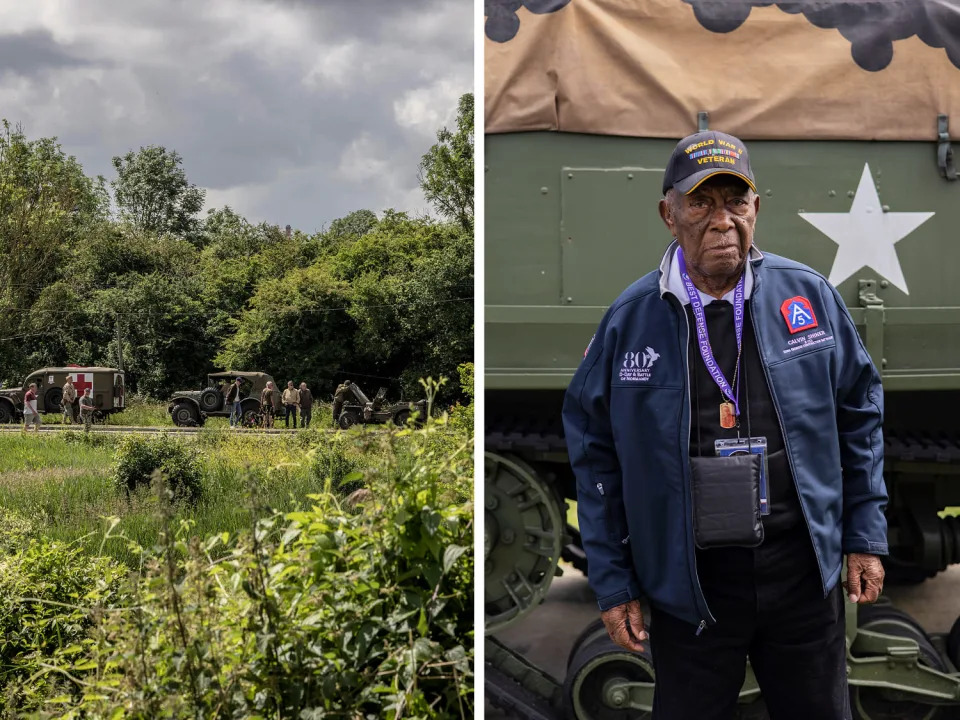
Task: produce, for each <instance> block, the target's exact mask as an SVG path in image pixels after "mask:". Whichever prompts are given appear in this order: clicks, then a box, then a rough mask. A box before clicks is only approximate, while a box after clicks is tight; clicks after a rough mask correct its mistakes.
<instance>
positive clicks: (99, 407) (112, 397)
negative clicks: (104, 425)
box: [0, 365, 124, 423]
mask: <svg viewBox="0 0 960 720" xmlns="http://www.w3.org/2000/svg"><path fill="white" fill-rule="evenodd" d="M67 377H69V378H70V379H71V380H73V385H74V387H76V389H77V398H78V400H77V401H76V402H75V403H74V410H75V414H74V417H77V418H79V417H80V403H79V397H80V396H81V395H83V393H84V391H85V390H86V389H87V388H90V389H91V390H92V391H93V404H94V405H95V406H96V410H95V411H94V413H93V420H94V422H103V420H104V418H106V417H107V415H112V414H113V413H118V412H122V411H123V408H124V397H123V394H124V373H123V371H122V370H118V369H117V368H108V367H88V366H82V365H65V366H63V367H45V368H41V369H40V370H35V371H33V372H32V373H30V374H29V375H27V377H26V379H25V380H24V381H23V385H22V386H21V387H18V388H6V389H3V390H0V423H12V422H20V421H21V420H23V397H24V395H26V394H27V390H28V389H29V387H30V383H36V384H37V410H39V411H40V412H41V413H59V412H62V411H63V407H62V405H61V402H62V400H63V384H64V383H65V382H66V381H67Z"/></svg>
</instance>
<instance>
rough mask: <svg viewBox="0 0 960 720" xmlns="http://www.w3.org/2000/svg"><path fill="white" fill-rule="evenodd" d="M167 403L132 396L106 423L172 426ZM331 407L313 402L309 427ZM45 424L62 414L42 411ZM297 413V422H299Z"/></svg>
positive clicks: (215, 424) (321, 421) (221, 422)
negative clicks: (121, 409) (121, 410)
mask: <svg viewBox="0 0 960 720" xmlns="http://www.w3.org/2000/svg"><path fill="white" fill-rule="evenodd" d="M167 407H168V403H165V402H158V401H156V400H145V399H143V398H138V397H136V396H133V397H131V398H129V399H128V401H127V405H126V407H125V408H124V409H123V412H119V413H114V414H112V415H108V416H107V418H106V422H105V424H106V425H124V426H128V427H129V426H135V427H173V420H171V419H170V413H169V412H167ZM331 412H332V408H331V406H330V405H322V404H317V403H314V406H313V418H312V419H311V421H310V425H311V427H313V426H314V425H317V426H322V427H327V426H328V425H330V423H331ZM41 417H42V419H43V422H44V424H46V425H61V424H63V415H61V414H60V413H44V414H43V415H41ZM299 421H300V420H299V415H298V417H297V422H299ZM229 425H230V420H229V418H225V417H212V418H208V419H207V422H206V424H205V425H204V427H210V428H224V427H229ZM276 426H277V427H283V418H280V419H278V421H277V423H276Z"/></svg>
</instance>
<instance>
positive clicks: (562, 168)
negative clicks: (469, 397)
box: [483, 0, 960, 720]
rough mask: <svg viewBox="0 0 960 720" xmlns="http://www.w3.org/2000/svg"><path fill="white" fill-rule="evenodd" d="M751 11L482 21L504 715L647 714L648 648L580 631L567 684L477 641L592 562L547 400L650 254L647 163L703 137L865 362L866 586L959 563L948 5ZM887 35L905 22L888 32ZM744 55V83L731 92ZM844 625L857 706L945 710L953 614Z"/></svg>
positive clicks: (594, 719) (586, 3)
mask: <svg viewBox="0 0 960 720" xmlns="http://www.w3.org/2000/svg"><path fill="white" fill-rule="evenodd" d="M759 5H764V7H758V6H759ZM766 5H771V4H768V3H753V2H748V1H746V0H743V1H739V0H731V1H730V2H723V3H719V2H707V1H706V0H685V1H683V2H681V1H680V0H676V2H654V1H653V0H638V1H637V2H633V3H617V2H613V1H612V0H572V2H569V3H567V2H557V3H554V6H553V7H552V8H551V9H549V10H545V11H543V12H542V13H539V14H538V15H537V16H533V15H532V14H530V13H528V12H526V11H525V10H523V9H521V10H519V11H517V13H516V16H515V17H513V16H512V15H511V17H510V18H509V19H510V20H511V22H507V21H506V19H505V17H504V14H503V13H502V12H501V13H500V14H499V15H498V16H496V17H494V16H493V15H491V17H490V18H489V19H488V23H487V25H486V30H485V32H486V34H487V40H486V41H485V78H486V97H487V103H486V106H485V111H486V116H485V127H486V132H487V135H486V138H485V147H486V161H485V165H486V196H485V197H486V216H485V247H484V253H485V263H486V268H487V273H486V277H487V285H486V310H485V323H486V330H485V337H486V347H485V353H486V358H485V359H486V371H485V372H486V376H485V387H486V395H485V406H486V427H485V428H484V430H485V436H486V450H487V452H486V456H485V513H486V517H485V541H484V553H485V558H484V564H483V566H484V572H485V576H486V583H485V597H484V601H485V608H486V612H485V616H486V618H485V619H486V630H487V634H488V637H487V641H486V675H485V678H486V689H487V698H488V699H489V700H490V702H491V703H493V704H495V705H497V706H499V707H501V708H503V709H505V710H507V711H509V712H510V713H511V714H512V715H514V716H515V717H520V718H528V719H533V718H537V719H539V720H547V719H550V720H553V719H559V718H563V719H564V720H574V719H576V720H613V719H619V718H628V717H629V718H642V717H649V715H648V714H647V713H649V712H650V711H651V700H652V694H653V683H654V678H653V668H652V664H651V662H650V657H649V656H642V655H638V654H635V653H628V652H626V651H624V650H621V649H620V648H617V647H615V646H613V645H612V643H611V642H610V641H609V640H608V639H606V633H605V632H604V631H603V630H602V628H598V626H597V625H596V624H593V625H591V626H588V627H587V628H586V629H585V630H584V632H583V633H582V634H581V636H580V638H579V640H578V642H577V644H576V645H575V646H574V650H573V652H572V653H571V656H570V659H569V663H568V666H567V670H566V677H565V678H564V679H562V680H556V679H554V678H552V677H550V676H549V675H548V674H547V673H545V672H544V671H543V670H542V669H540V668H538V667H536V666H534V665H533V664H532V663H531V662H530V661H529V660H528V659H527V658H524V657H523V655H522V654H521V653H518V652H515V651H514V650H512V649H510V648H508V647H507V646H506V645H505V644H503V643H501V642H500V640H499V639H497V636H499V637H500V638H503V637H504V635H503V633H504V631H506V630H508V629H509V628H511V626H512V625H513V624H514V623H516V622H518V621H519V620H520V619H521V618H528V617H529V621H530V622H534V621H535V618H536V614H535V613H536V608H537V607H538V605H539V604H540V602H541V601H542V600H543V599H544V597H545V596H546V595H547V592H548V590H549V588H550V584H551V581H552V579H553V577H554V575H555V574H556V573H557V572H559V571H560V570H561V568H560V567H559V566H558V563H559V561H560V559H561V558H563V559H565V560H566V561H567V562H568V563H570V564H572V565H573V566H574V568H576V569H578V570H580V571H582V572H584V573H586V572H588V571H589V568H588V567H587V563H586V558H585V556H584V553H583V550H582V547H581V545H580V542H579V534H578V532H577V528H576V526H575V525H573V524H568V522H567V504H568V501H573V500H575V499H576V487H575V481H574V477H573V474H572V472H571V470H570V466H569V462H568V457H567V449H566V443H565V440H564V435H563V428H562V424H561V419H560V413H561V406H562V402H563V395H564V391H565V389H566V387H567V384H568V383H569V381H570V378H571V377H572V376H573V373H574V371H575V369H576V368H577V366H578V365H579V363H580V361H581V359H582V358H583V355H584V348H585V347H586V346H587V344H588V343H589V342H590V337H591V334H592V333H593V332H594V331H595V329H596V327H597V325H598V323H599V322H600V319H601V318H602V316H603V313H604V311H605V310H606V308H607V307H608V306H609V305H610V303H611V302H612V301H613V300H614V299H615V297H616V295H617V294H618V293H619V292H620V291H621V290H622V289H623V288H625V287H627V286H628V285H629V284H630V283H631V282H633V281H634V280H636V279H637V278H638V277H639V276H640V275H642V274H644V273H646V272H648V271H649V270H651V269H652V268H656V267H657V266H658V265H659V263H660V259H661V256H662V253H663V251H664V248H665V246H666V244H667V242H666V240H667V238H665V237H664V228H663V224H662V222H661V220H660V217H659V215H658V212H657V203H656V201H657V198H659V197H660V195H661V182H662V178H663V171H664V163H665V161H666V159H667V158H668V157H669V156H670V153H671V151H672V150H673V148H674V145H675V143H676V141H677V139H678V138H681V137H684V136H686V135H687V134H689V133H692V132H695V131H697V130H698V129H701V130H704V129H708V127H709V126H711V125H714V126H715V129H718V130H723V131H724V132H729V133H732V134H733V135H735V136H737V137H739V138H741V139H743V140H745V141H746V142H748V143H749V147H750V156H751V159H752V161H753V167H754V170H755V173H756V177H757V178H758V180H759V182H760V183H761V185H760V186H759V187H758V190H759V194H760V198H761V206H762V207H761V210H762V212H761V214H760V218H759V221H758V224H757V233H756V242H757V245H758V246H759V247H760V249H761V250H769V251H770V252H773V253H777V254H780V255H785V256H787V257H790V258H794V259H796V260H798V261H800V262H802V263H804V264H806V265H809V266H811V267H813V268H814V269H816V270H817V271H819V272H821V273H822V274H823V275H824V276H826V277H827V278H828V279H829V280H830V282H831V283H832V284H833V285H834V286H835V287H836V288H837V290H838V292H839V293H840V295H841V297H842V298H843V300H844V302H845V303H846V305H847V307H848V308H849V310H850V313H851V315H852V316H853V319H854V322H855V323H856V325H857V327H858V330H859V332H860V334H861V337H862V339H863V342H864V345H865V347H866V349H867V351H868V352H869V353H870V355H871V356H872V358H873V361H874V364H875V365H876V367H877V369H878V371H879V372H880V373H881V376H882V379H883V385H884V393H885V420H884V437H885V458H884V467H885V482H886V485H887V490H888V492H889V496H890V502H889V504H888V507H887V520H888V525H889V538H888V539H889V545H890V551H891V555H890V556H889V557H888V558H885V566H886V571H887V583H888V584H889V583H891V582H895V581H897V580H899V581H901V582H920V581H923V580H924V579H925V578H928V577H932V576H933V575H935V574H937V573H938V572H940V571H942V570H944V569H946V568H947V567H948V566H950V565H951V564H955V563H960V517H952V516H950V515H948V514H945V513H944V512H943V511H944V510H945V508H947V507H956V506H960V413H958V412H957V407H958V406H960V284H958V283H957V282H956V277H955V274H956V268H958V267H960V244H958V243H957V242H955V239H956V230H957V225H958V221H957V217H958V214H957V206H958V199H960V182H958V181H957V177H958V173H957V168H956V167H955V166H954V164H953V163H954V161H953V152H952V148H951V135H952V136H953V138H954V139H955V138H957V137H958V129H960V70H958V67H960V61H958V60H957V58H958V57H960V56H958V55H957V51H958V47H957V42H958V41H960V38H958V36H957V34H956V33H955V32H953V31H950V30H948V29H949V28H955V27H957V22H958V21H960V11H958V9H957V7H956V5H955V4H948V3H921V2H918V3H916V4H912V3H911V4H910V8H909V10H907V6H906V5H900V6H898V7H899V8H901V9H903V10H905V11H907V12H908V14H911V13H915V14H912V15H911V20H910V22H906V21H905V18H904V16H901V15H898V14H897V13H895V12H888V11H889V10H890V9H891V8H892V6H889V5H888V4H886V3H874V4H869V3H868V4H863V3H859V2H853V1H852V0H827V1H825V2H822V3H810V4H803V3H796V4H794V5H796V7H795V8H793V9H790V8H786V6H787V5H788V4H787V3H779V4H772V5H771V6H769V7H767V6H766ZM807 5H809V8H808V7H807ZM781 6H782V7H783V8H786V9H782V8H781ZM801 6H803V7H801ZM507 12H508V14H510V13H512V11H507ZM921 16H922V17H921ZM514 20H515V22H514ZM911 23H912V24H911ZM588 28H589V30H587V29H588ZM836 28H839V29H840V30H841V31H842V32H841V33H838V32H837V29H836ZM905 28H906V29H907V33H909V34H916V37H910V38H908V39H905V40H897V41H896V42H893V41H892V40H893V38H901V37H905V35H906V34H907V33H904V34H897V33H898V32H900V31H902V30H904V29H905ZM861 31H862V32H861ZM868 36H869V41H868V40H866V38H867V37H868ZM770 38H777V42H775V43H771V42H769V39H770ZM931 38H940V41H936V40H932V39H931ZM851 43H852V44H851ZM573 45H575V46H576V48H577V52H568V51H566V50H564V48H570V47H572V46H573ZM611 47H614V48H617V53H611V52H610V50H609V48H611ZM746 48H749V49H750V51H751V53H752V54H751V55H750V68H751V69H750V71H749V73H748V74H749V82H748V83H746V84H738V83H732V82H729V81H728V78H727V74H728V73H729V72H730V68H731V66H730V62H729V58H731V57H735V58H740V57H744V53H745V49H746ZM894 56H895V57H894ZM811 68H816V69H817V70H816V72H808V71H809V70H810V69H811ZM667 71H668V72H669V82H662V81H663V80H664V79H665V78H664V77H663V73H664V72H667ZM649 77H655V78H656V79H657V80H658V81H659V82H647V81H645V78H649ZM827 77H829V78H830V83H829V85H827V86H824V85H823V84H822V83H821V82H820V80H819V79H818V78H827ZM598 78H602V82H598ZM717 87H722V88H724V91H723V93H722V97H721V96H718V95H717V94H716V93H714V92H709V91H708V92H707V93H706V94H705V93H704V89H705V88H717ZM825 88H827V89H826V90H825ZM904 89H909V93H907V94H904ZM825 92H829V96H825V95H824V93H825ZM907 95H909V97H908V96H907ZM950 112H952V113H953V114H954V115H953V117H949V116H948V115H946V114H945V113H950ZM711 114H712V115H711ZM803 357H804V356H803V353H802V352H800V353H793V354H791V355H789V356H784V358H782V359H778V361H780V362H803ZM825 382H829V379H828V378H825ZM637 392H642V390H640V389H638V390H637ZM623 431H624V432H627V430H626V429H624V430H623ZM639 431H641V432H642V430H639ZM847 638H848V647H849V655H848V660H849V661H848V667H849V671H848V673H849V676H848V679H849V683H850V688H851V706H852V708H853V712H854V714H855V717H858V718H860V719H861V720H864V719H866V720H879V719H880V718H884V719H886V718H894V717H897V718H900V717H903V718H916V719H918V720H919V719H921V718H923V719H924V720H932V719H933V718H938V719H942V718H946V717H952V716H953V714H957V713H958V710H960V672H958V667H960V619H958V620H957V621H956V622H955V623H954V624H953V628H952V630H951V631H950V632H949V634H947V635H938V634H933V635H931V634H929V633H927V632H926V631H925V630H924V629H923V628H922V627H921V626H920V625H919V623H917V622H916V621H915V620H914V619H913V618H911V617H910V616H908V615H907V614H905V613H903V612H901V611H900V610H898V609H896V608H894V607H891V606H889V605H886V606H885V605H876V606H873V607H862V608H860V609H859V612H858V611H857V609H856V607H854V606H848V608H847ZM650 642H651V643H656V642H657V640H656V628H655V627H654V628H651V640H650ZM740 701H741V702H740V715H741V717H742V718H747V717H749V718H757V719H758V720H759V719H760V718H765V717H767V713H766V710H765V709H764V707H763V706H762V698H760V697H759V690H758V688H757V685H756V682H755V680H754V679H753V673H752V672H749V673H748V675H747V681H746V682H745V684H744V686H743V690H742V692H741V696H740Z"/></svg>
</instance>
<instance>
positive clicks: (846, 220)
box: [797, 164, 934, 294]
mask: <svg viewBox="0 0 960 720" xmlns="http://www.w3.org/2000/svg"><path fill="white" fill-rule="evenodd" d="M797 214H798V215H799V216H800V217H802V218H803V219H804V220H806V221H807V222H808V223H810V224H811V225H813V226H814V227H815V228H817V230H819V231H820V232H822V233H823V234H824V235H826V236H827V237H829V238H830V239H831V240H833V241H834V242H835V243H836V244H837V245H839V246H840V247H839V248H837V256H836V257H835V258H834V260H833V268H832V269H831V270H830V278H829V279H830V282H831V284H833V285H834V286H836V285H839V284H840V283H842V282H843V281H844V280H846V279H847V278H849V277H850V276H852V275H853V274H854V273H855V272H857V271H858V270H859V269H860V268H862V267H871V268H873V269H874V270H876V271H877V272H878V273H880V274H881V275H883V276H884V277H885V278H886V279H887V280H889V281H890V282H891V283H893V284H894V285H896V286H897V287H898V288H900V289H901V290H903V292H904V293H907V294H909V290H907V281H906V280H905V279H904V277H903V269H902V268H901V267H900V260H899V258H898V257H897V251H896V250H895V249H894V247H893V246H894V245H895V244H896V243H897V242H899V241H900V240H902V239H903V238H905V237H906V236H907V235H909V234H910V233H911V232H913V231H914V230H916V229H917V228H918V227H920V226H921V225H922V224H923V223H925V222H926V221H927V220H929V219H930V218H932V217H933V216H934V213H932V212H883V209H882V208H881V207H880V196H879V195H878V194H877V188H876V186H875V185H874V184H873V179H872V178H871V176H870V166H869V165H867V164H864V166H863V175H861V176H860V185H859V186H858V187H857V194H856V195H855V196H854V198H853V204H852V205H851V206H850V212H845V213H807V212H802V213H797Z"/></svg>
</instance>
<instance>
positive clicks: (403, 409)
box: [337, 383, 427, 430]
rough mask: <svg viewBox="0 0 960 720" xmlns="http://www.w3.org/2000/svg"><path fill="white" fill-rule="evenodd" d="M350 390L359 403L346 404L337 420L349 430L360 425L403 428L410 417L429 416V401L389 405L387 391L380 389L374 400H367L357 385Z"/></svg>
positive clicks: (353, 385) (353, 384) (351, 386)
mask: <svg viewBox="0 0 960 720" xmlns="http://www.w3.org/2000/svg"><path fill="white" fill-rule="evenodd" d="M350 389H351V390H352V391H353V395H354V397H355V398H356V399H357V402H345V403H344V404H343V409H342V410H341V411H340V417H339V418H337V424H338V425H339V426H340V427H341V428H343V429H344V430H347V429H349V428H352V427H353V426H354V425H358V424H364V425H365V424H369V423H375V424H384V423H390V422H392V423H393V424H394V425H399V426H401V427H403V426H404V425H406V424H407V420H409V419H410V416H411V415H412V414H413V413H414V412H416V413H418V416H417V417H418V418H419V419H420V420H422V419H423V418H425V417H426V415H427V401H426V400H419V401H417V402H415V403H409V402H406V403H404V402H399V403H387V402H386V397H387V389H386V388H385V387H382V388H379V389H378V390H377V394H376V395H375V396H374V398H373V400H370V399H368V398H367V396H366V395H365V394H364V392H363V390H361V389H360V388H359V387H358V386H357V384H356V383H351V385H350Z"/></svg>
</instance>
